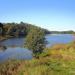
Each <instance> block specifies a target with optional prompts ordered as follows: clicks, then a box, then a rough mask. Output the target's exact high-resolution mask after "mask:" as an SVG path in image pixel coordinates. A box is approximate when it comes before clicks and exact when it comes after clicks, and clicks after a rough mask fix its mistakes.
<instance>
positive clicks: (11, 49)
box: [0, 34, 75, 61]
mask: <svg viewBox="0 0 75 75" xmlns="http://www.w3.org/2000/svg"><path fill="white" fill-rule="evenodd" d="M45 38H46V40H47V41H48V44H47V47H49V46H52V45H54V44H59V43H69V42H71V41H73V40H75V36H73V35H71V34H51V35H47V36H46V37H45ZM24 43H25V38H12V39H8V40H5V41H3V42H0V44H2V45H4V46H7V47H8V48H7V49H6V50H5V51H1V50H0V61H4V60H8V59H22V60H24V59H32V57H33V56H32V52H31V51H30V50H27V49H25V48H23V45H24Z"/></svg>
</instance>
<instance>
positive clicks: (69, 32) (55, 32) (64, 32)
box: [50, 30, 75, 34]
mask: <svg viewBox="0 0 75 75" xmlns="http://www.w3.org/2000/svg"><path fill="white" fill-rule="evenodd" d="M50 32H51V34H75V32H74V31H72V30H69V31H50Z"/></svg>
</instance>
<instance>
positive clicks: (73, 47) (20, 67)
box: [0, 42, 75, 75]
mask: <svg viewBox="0 0 75 75" xmlns="http://www.w3.org/2000/svg"><path fill="white" fill-rule="evenodd" d="M0 75H75V42H72V43H69V44H58V45H56V46H53V47H50V48H46V49H45V51H44V53H42V54H41V55H40V58H39V59H36V58H33V59H32V60H26V61H25V60H22V61H17V60H14V61H8V62H5V63H3V64H0Z"/></svg>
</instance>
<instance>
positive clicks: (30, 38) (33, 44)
mask: <svg viewBox="0 0 75 75" xmlns="http://www.w3.org/2000/svg"><path fill="white" fill-rule="evenodd" d="M25 42H26V43H25V47H26V48H28V49H29V50H32V51H33V54H34V56H35V57H37V56H38V55H39V54H41V53H42V52H43V50H44V48H45V45H46V43H45V42H46V41H45V32H44V31H43V30H41V29H40V28H33V29H31V31H30V32H29V34H28V35H27V37H26V41H25Z"/></svg>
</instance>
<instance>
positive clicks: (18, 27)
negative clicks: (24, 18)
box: [0, 22, 50, 37]
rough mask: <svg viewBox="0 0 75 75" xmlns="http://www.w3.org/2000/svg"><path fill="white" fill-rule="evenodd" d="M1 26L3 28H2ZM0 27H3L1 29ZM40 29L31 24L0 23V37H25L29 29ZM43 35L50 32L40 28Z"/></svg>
mask: <svg viewBox="0 0 75 75" xmlns="http://www.w3.org/2000/svg"><path fill="white" fill-rule="evenodd" d="M2 25H3V26H2ZM1 27H3V28H2V29H1ZM34 28H40V27H37V26H34V25H32V24H28V23H24V22H20V23H3V24H2V23H0V35H3V36H8V37H23V36H26V35H27V34H28V33H29V31H30V30H31V29H34ZM40 30H42V31H44V32H45V34H49V33H50V31H48V30H46V29H43V28H40Z"/></svg>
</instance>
